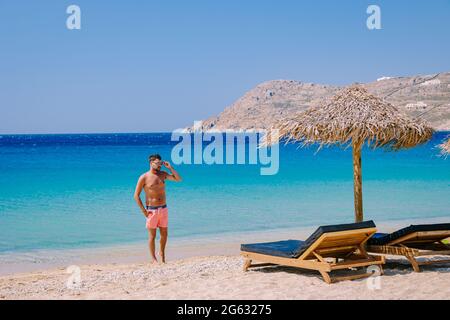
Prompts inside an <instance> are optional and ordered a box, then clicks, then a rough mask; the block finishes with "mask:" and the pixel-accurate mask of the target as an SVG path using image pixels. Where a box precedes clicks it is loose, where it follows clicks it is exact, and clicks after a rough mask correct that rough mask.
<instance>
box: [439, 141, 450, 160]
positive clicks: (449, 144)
mask: <svg viewBox="0 0 450 320" xmlns="http://www.w3.org/2000/svg"><path fill="white" fill-rule="evenodd" d="M439 148H441V153H442V154H443V155H445V156H448V155H449V154H450V136H449V137H448V139H447V140H446V141H444V142H443V143H442V144H440V145H439Z"/></svg>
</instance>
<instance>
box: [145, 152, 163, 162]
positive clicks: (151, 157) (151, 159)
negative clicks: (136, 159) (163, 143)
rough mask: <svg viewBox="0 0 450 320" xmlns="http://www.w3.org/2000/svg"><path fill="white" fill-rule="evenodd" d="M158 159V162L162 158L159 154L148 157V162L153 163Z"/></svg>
mask: <svg viewBox="0 0 450 320" xmlns="http://www.w3.org/2000/svg"><path fill="white" fill-rule="evenodd" d="M156 159H158V160H161V156H160V155H159V154H157V153H156V154H152V155H150V156H149V157H148V160H149V161H150V162H151V161H153V160H156Z"/></svg>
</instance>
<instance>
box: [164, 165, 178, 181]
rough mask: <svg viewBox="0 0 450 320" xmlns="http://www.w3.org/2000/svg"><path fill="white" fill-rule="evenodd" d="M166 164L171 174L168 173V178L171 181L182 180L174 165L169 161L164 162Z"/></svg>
mask: <svg viewBox="0 0 450 320" xmlns="http://www.w3.org/2000/svg"><path fill="white" fill-rule="evenodd" d="M163 164H164V166H165V167H166V168H167V169H169V171H170V174H168V173H166V179H167V180H171V181H178V182H179V181H181V177H180V175H179V174H178V172H177V171H176V170H175V169H174V168H173V167H172V165H171V164H170V163H169V162H168V161H164V162H163Z"/></svg>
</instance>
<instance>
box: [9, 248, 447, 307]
mask: <svg viewBox="0 0 450 320" xmlns="http://www.w3.org/2000/svg"><path fill="white" fill-rule="evenodd" d="M69 276H70V275H69V274H68V273H67V272H66V268H59V269H53V270H48V271H42V272H34V273H25V274H19V275H14V276H3V277H0V299H449V297H450V264H447V265H441V266H425V267H424V270H423V272H422V273H414V272H412V270H411V269H410V268H409V266H407V265H406V264H403V263H402V261H399V260H392V261H390V262H389V264H387V265H386V268H385V275H384V276H382V277H380V278H379V281H380V282H379V287H377V286H376V285H374V284H375V282H371V284H372V285H369V286H368V283H367V279H366V280H357V281H343V282H338V283H334V284H331V285H328V284H326V283H324V282H323V281H322V279H321V278H320V276H319V275H318V273H316V272H310V271H305V270H299V269H295V268H290V267H280V266H276V267H269V268H265V269H263V268H259V269H253V270H251V271H248V272H243V271H242V259H241V257H239V256H209V257H196V258H188V259H180V260H175V261H171V262H168V263H167V264H166V265H156V264H155V265H150V264H124V265H114V264H107V265H85V266H80V282H79V286H74V287H68V286H67V281H68V279H69ZM370 280H371V281H372V280H373V281H378V280H374V279H370ZM378 288H379V289H378Z"/></svg>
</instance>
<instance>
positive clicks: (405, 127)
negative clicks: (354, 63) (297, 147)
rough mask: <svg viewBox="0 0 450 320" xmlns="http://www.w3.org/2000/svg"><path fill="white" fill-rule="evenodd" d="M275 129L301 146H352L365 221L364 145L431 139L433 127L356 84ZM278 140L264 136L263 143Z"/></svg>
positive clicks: (359, 212)
mask: <svg viewBox="0 0 450 320" xmlns="http://www.w3.org/2000/svg"><path fill="white" fill-rule="evenodd" d="M272 129H276V130H277V131H278V138H279V139H282V140H286V143H288V142H292V141H296V142H300V143H301V144H302V146H305V145H310V144H314V143H318V144H319V149H320V148H321V147H322V146H325V145H336V144H337V145H341V146H344V147H350V146H351V147H352V148H353V171H354V175H353V176H354V177H353V178H354V196H355V216H356V221H357V222H360V221H363V209H362V208H363V207H362V174H361V148H362V146H363V144H364V143H367V144H368V145H369V146H370V147H372V148H373V149H375V148H380V147H383V148H386V149H390V150H398V149H402V148H410V147H414V146H416V145H418V144H421V143H424V142H426V141H428V140H429V139H430V138H431V137H432V134H433V129H432V128H431V127H429V126H428V125H427V124H425V123H424V122H423V121H422V120H417V119H416V120H413V119H411V118H409V117H408V116H406V115H405V114H402V113H401V112H400V111H399V110H398V109H397V108H395V107H394V106H393V105H391V104H389V103H387V102H385V101H383V100H382V99H380V98H378V97H376V96H374V95H372V94H370V93H369V92H368V91H367V90H366V89H365V88H363V87H361V86H358V85H353V86H351V87H348V88H345V89H343V90H341V91H340V92H338V93H337V94H336V95H335V96H334V97H332V98H331V99H329V100H327V101H325V102H324V103H323V104H322V105H319V106H315V107H311V108H310V109H308V110H306V111H304V112H302V113H300V114H298V115H297V116H295V117H294V118H292V119H287V120H283V121H280V122H278V123H276V124H275V125H274V126H273V127H272ZM271 143H276V141H274V140H272V142H271V141H270V137H269V136H267V135H266V136H265V139H263V142H262V145H269V144H271Z"/></svg>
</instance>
